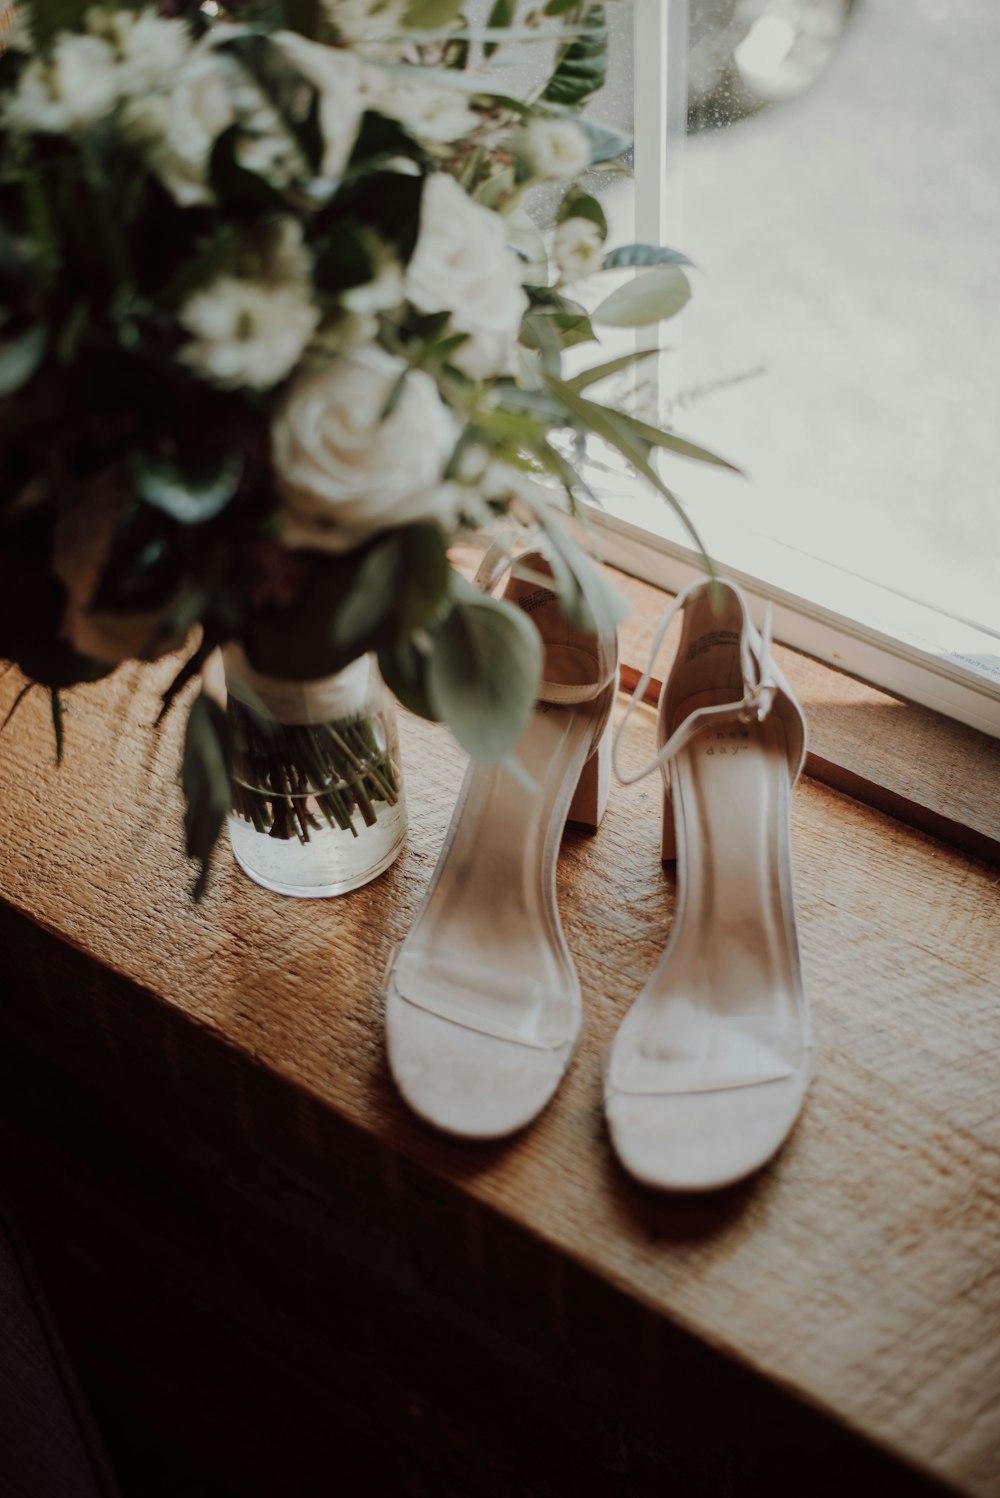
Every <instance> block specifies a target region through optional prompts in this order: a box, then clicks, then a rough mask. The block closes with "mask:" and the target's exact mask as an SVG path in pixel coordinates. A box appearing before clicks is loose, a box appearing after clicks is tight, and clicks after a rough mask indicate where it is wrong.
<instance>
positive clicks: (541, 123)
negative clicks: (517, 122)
mask: <svg viewBox="0 0 1000 1498" xmlns="http://www.w3.org/2000/svg"><path fill="white" fill-rule="evenodd" d="M514 148H515V151H516V153H517V155H518V156H519V157H520V158H521V160H522V161H524V162H525V163H526V164H527V165H528V167H529V168H530V170H531V172H532V174H533V175H534V176H535V177H539V178H541V179H542V180H543V181H550V180H551V181H554V180H556V179H558V178H562V177H575V176H577V175H578V173H580V172H583V171H586V169H587V167H588V166H589V165H590V141H589V140H588V139H587V136H586V135H585V133H584V132H583V131H582V130H581V129H580V126H579V125H576V124H574V123H573V121H572V120H532V122H531V124H530V125H527V126H526V127H525V128H524V129H523V130H521V131H519V132H518V134H517V136H516V137H515V140H514Z"/></svg>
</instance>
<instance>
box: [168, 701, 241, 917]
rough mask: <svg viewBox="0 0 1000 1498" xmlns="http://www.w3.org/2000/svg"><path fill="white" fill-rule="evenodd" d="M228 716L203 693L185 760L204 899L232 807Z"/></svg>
mask: <svg viewBox="0 0 1000 1498" xmlns="http://www.w3.org/2000/svg"><path fill="white" fill-rule="evenodd" d="M229 763H230V749H229V744H228V735H227V731H226V715H225V713H224V712H223V711H222V709H221V708H220V707H219V705H218V703H217V702H214V701H213V700H212V698H211V697H207V696H206V695H205V694H204V692H202V693H201V694H200V695H199V696H198V697H196V698H195V700H194V704H193V706H192V708H191V712H190V713H189V715H188V720H187V730H186V732H185V735H184V757H183V760H182V761H181V786H182V788H183V791H184V802H185V811H184V832H185V844H186V849H187V856H188V857H189V858H194V859H197V861H198V863H199V864H200V865H201V867H200V870H199V873H198V878H197V880H196V882H195V886H194V889H193V891H192V893H193V895H194V898H195V899H196V900H200V899H201V897H202V895H203V894H204V893H205V887H206V884H207V882H208V869H209V860H210V859H211V856H212V850H213V848H214V847H215V844H216V843H217V842H218V839H219V834H220V832H221V831H222V828H223V826H224V824H225V820H226V816H227V815H228V812H229V808H230V806H231V804H232V783H231V781H230V777H229Z"/></svg>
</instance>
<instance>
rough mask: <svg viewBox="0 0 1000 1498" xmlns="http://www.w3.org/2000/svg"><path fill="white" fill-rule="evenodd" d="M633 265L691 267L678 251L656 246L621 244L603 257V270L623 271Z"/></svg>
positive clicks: (685, 257)
mask: <svg viewBox="0 0 1000 1498" xmlns="http://www.w3.org/2000/svg"><path fill="white" fill-rule="evenodd" d="M634 265H691V261H690V260H689V259H688V257H687V256H686V255H682V254H681V252H680V250H668V249H666V248H665V247H664V246H662V245H658V244H623V245H619V247H618V249H616V250H609V251H608V253H607V254H606V255H605V257H604V265H603V266H602V269H603V270H624V269H626V268H627V267H629V266H634Z"/></svg>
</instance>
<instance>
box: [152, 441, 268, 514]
mask: <svg viewBox="0 0 1000 1498" xmlns="http://www.w3.org/2000/svg"><path fill="white" fill-rule="evenodd" d="M242 473H243V459H242V457H241V455H240V454H239V453H238V452H230V453H227V454H225V456H224V457H223V458H222V459H221V460H220V461H219V462H218V463H217V464H216V465H214V466H213V468H212V469H210V470H209V471H208V472H200V473H191V472H188V473H182V472H181V470H180V469H179V468H178V467H177V466H176V465H175V464H170V463H165V462H163V461H157V460H155V459H143V458H142V457H140V456H138V455H137V456H136V458H135V459H134V460H133V463H132V476H133V479H134V481H135V488H136V493H137V494H138V495H139V498H140V499H144V500H145V501H146V503H147V504H150V505H152V506H153V507H154V509H157V510H162V511H163V513H164V514H165V515H169V516H170V517H171V519H173V520H177V521H179V522H180V524H181V525H202V524H204V522H205V521H206V520H214V519H215V517H216V515H219V514H221V512H222V511H223V510H224V509H225V507H226V505H227V504H228V503H229V501H230V500H231V499H232V497H233V495H234V494H235V493H236V490H237V488H238V486H239V482H240V477H241V475H242Z"/></svg>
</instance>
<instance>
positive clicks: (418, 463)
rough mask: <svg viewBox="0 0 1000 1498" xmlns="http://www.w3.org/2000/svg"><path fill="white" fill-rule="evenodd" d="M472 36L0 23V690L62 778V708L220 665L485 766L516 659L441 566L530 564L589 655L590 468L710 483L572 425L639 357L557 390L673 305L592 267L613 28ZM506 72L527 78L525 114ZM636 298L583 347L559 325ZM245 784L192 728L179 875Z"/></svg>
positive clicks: (389, 15)
mask: <svg viewBox="0 0 1000 1498" xmlns="http://www.w3.org/2000/svg"><path fill="white" fill-rule="evenodd" d="M482 10H483V13H482V14H481V15H479V14H478V8H477V6H476V4H475V0H471V3H469V4H467V5H466V6H465V7H464V9H463V7H462V6H461V5H460V4H459V3H452V0H327V4H326V7H325V9H324V10H323V12H322V13H321V14H319V13H316V14H313V13H311V12H310V11H309V6H308V5H305V6H303V4H302V0H296V4H294V5H291V4H290V5H289V7H288V10H287V14H286V16H285V18H284V19H283V20H282V21H281V22H280V23H279V24H272V22H273V12H272V9H271V8H268V11H267V17H265V15H264V14H263V12H262V11H260V10H258V9H256V8H254V7H253V6H251V5H241V6H236V5H233V6H232V7H229V8H227V7H225V6H223V5H222V4H219V3H216V0H203V3H201V4H200V5H191V6H189V7H188V6H185V5H184V4H183V3H182V4H178V3H177V0H171V3H169V4H164V5H163V7H162V9H161V10H158V9H155V8H148V9H135V8H131V7H126V6H121V5H114V4H98V5H96V6H90V5H89V4H88V3H82V4H81V3H80V0H34V3H33V4H27V5H24V6H22V7H21V8H20V10H19V12H18V14H17V17H16V21H15V25H14V28H13V30H12V32H11V33H10V35H9V37H8V39H7V46H6V51H5V53H4V55H3V56H2V57H0V126H2V146H0V284H2V293H3V296H2V310H0V450H2V452H3V466H2V471H0V655H2V656H4V657H5V658H7V659H10V660H13V661H16V662H17V664H18V665H19V666H20V667H21V669H22V671H23V672H24V673H25V674H26V676H27V677H28V678H29V680H30V681H31V682H34V683H40V684H41V685H43V686H44V687H45V688H47V689H48V690H49V691H50V693H51V700H52V705H53V717H54V722H55V726H56V736H57V744H59V743H60V742H61V717H60V709H59V701H60V695H59V694H60V692H61V691H63V690H64V689H65V688H68V687H70V686H72V685H73V684H74V683H77V682H82V681H90V680H94V679H96V678H98V677H99V676H101V675H102V674H106V673H107V672H109V671H111V670H113V669H114V667H115V666H116V665H117V664H118V663H120V662H121V661H123V660H126V659H139V660H153V659H155V658H157V657H159V656H161V655H164V654H167V653H169V652H173V651H176V650H178V649H179V648H180V647H181V646H182V645H184V643H185V642H189V646H188V648H189V651H190V653H189V655H188V657H187V659H186V661H185V664H184V665H183V667H182V668H181V669H180V671H179V674H178V675H177V677H176V679H175V681H174V682H173V683H172V685H171V686H170V688H169V689H168V691H167V693H166V698H165V706H166V705H169V703H170V702H171V701H173V699H174V697H175V696H176V694H177V693H178V692H179V691H180V689H181V688H182V687H183V686H184V684H185V683H186V682H188V681H189V680H191V679H192V678H193V677H195V676H197V675H199V674H200V672H201V669H202V666H203V664H204V663H205V661H206V660H207V658H208V657H209V655H210V654H211V653H212V652H213V651H215V649H216V648H217V647H219V646H221V645H227V644H236V645H238V647H239V649H240V651H241V652H242V655H243V657H244V659H245V660H246V662H247V663H248V665H249V667H250V670H251V674H252V673H262V674H263V675H264V676H266V677H269V678H281V679H285V680H291V681H304V680H311V679H314V678H318V677H323V676H327V675H329V674H330V673H333V672H337V671H339V670H341V669H342V668H344V667H346V666H347V665H349V663H351V662H352V661H355V660H357V659H358V658H359V657H361V656H362V655H363V654H365V653H366V652H377V658H378V662H379V666H380V668H381V672H382V675H383V676H384V678H385V680H386V682H387V683H388V684H389V686H390V687H391V688H392V690H393V691H394V692H395V693H396V695H397V696H398V697H399V698H400V699H401V700H402V701H403V702H404V703H405V704H406V705H407V706H408V707H410V708H412V709H414V710H415V711H417V712H419V713H423V714H425V715H426V716H428V717H431V718H435V719H444V720H445V721H446V722H447V723H448V725H449V726H450V728H451V729H452V730H453V732H454V734H455V735H456V737H457V738H458V739H459V740H460V742H461V743H462V744H463V745H464V746H465V747H466V748H467V749H468V750H469V751H470V752H471V753H472V754H474V755H477V756H480V757H483V758H486V759H492V760H500V759H502V758H504V756H506V755H507V754H508V753H509V752H510V751H511V749H512V747H513V745H514V744H515V743H516V741H517V738H518V736H519V734H520V733H521V731H522V728H523V725H524V723H525V722H526V719H527V716H528V714H529V713H530V711H531V708H532V704H533V701H534V697H535V691H536V685H537V679H538V675H539V669H540V662H539V658H538V645H537V638H536V635H535V633H534V632H533V630H532V628H531V625H530V621H528V620H527V619H526V618H525V617H524V616H523V615H521V614H519V613H518V612H517V611H516V610H514V609H512V608H511V607H509V606H508V605H506V604H503V603H502V602H499V601H497V600H495V599H493V598H491V597H488V596H485V595H482V594H479V593H477V592H476V591H475V590H473V588H472V587H471V585H470V584H468V583H467V582H466V581H465V580H464V579H463V577H462V576H461V575H460V574H459V573H458V572H457V571H456V570H455V569H454V567H453V566H452V565H451V562H450V560H449V546H450V545H451V544H452V543H453V542H454V541H455V540H456V539H460V538H461V537H462V536H463V535H468V534H471V533H477V534H481V533H482V532H484V531H485V532H487V533H489V532H491V531H495V530H496V528H497V527H498V526H500V525H504V524H508V525H509V524H514V525H518V526H523V525H525V524H527V523H531V524H533V525H535V526H537V527H541V528H542V529H543V530H544V531H545V532H546V533H547V536H548V539H549V547H550V550H551V552H552V555H553V558H554V566H555V573H556V586H557V587H558V589H559V592H560V596H561V599H562V604H563V607H564V609H565V611H566V613H567V615H568V616H569V617H571V618H573V619H575V620H591V621H592V620H593V618H594V617H595V616H598V617H600V616H604V617H605V618H606V617H607V614H608V611H609V610H611V609H613V608H614V604H613V602H612V600H611V599H610V598H609V595H608V593H607V590H606V589H605V588H604V587H603V585H602V583H601V580H600V573H599V571H598V569H597V568H596V567H595V566H594V565H593V564H592V563H591V562H590V560H589V558H588V557H587V556H586V554H585V553H584V551H583V550H582V549H581V548H580V547H579V546H578V545H577V544H576V543H575V542H574V540H573V539H572V538H571V535H570V533H569V531H568V530H567V529H566V528H565V526H564V524H563V519H562V516H561V514H560V510H561V509H565V508H570V509H572V507H573V505H574V503H575V501H576V499H577V498H578V497H579V496H580V495H581V494H582V493H584V492H586V485H585V482H584V479H583V477H582V475H581V472H580V464H579V463H578V462H577V458H578V457H579V456H580V455H581V453H582V447H583V443H584V442H585V440H586V438H587V437H588V436H589V435H590V434H596V435H597V436H599V437H600V438H601V440H602V441H603V442H605V443H608V444H610V445H611V446H612V447H614V448H615V449H617V450H618V452H619V453H620V454H621V455H622V456H623V457H624V458H625V459H626V460H627V461H628V462H629V463H630V464H631V465H632V466H633V467H634V468H635V469H636V470H638V471H639V472H640V473H642V474H644V475H645V476H646V478H647V479H648V480H649V482H650V483H652V484H653V485H655V486H656V487H657V488H659V489H660V490H661V492H662V493H663V494H664V495H665V496H666V497H667V499H668V500H671V501H672V495H671V494H670V492H669V491H668V490H666V489H665V488H664V486H663V483H662V480H661V479H660V478H659V475H658V473H657V471H656V468H655V466H654V463H653V461H652V458H651V454H652V453H653V450H654V448H656V447H668V448H674V449H675V450H677V451H680V452H683V453H686V454H687V455H688V456H694V457H703V458H707V457H708V456H709V455H708V454H705V453H702V452H701V451H700V450H699V449H696V448H694V447H692V445H691V444H688V443H685V442H683V441H682V440H681V439H680V438H678V437H676V436H674V435H673V434H672V433H670V432H664V431H661V430H659V429H658V428H656V427H653V426H650V425H648V424H645V423H644V422H642V421H640V420H638V419H637V418H635V417H633V416H630V415H627V414H625V413H624V412H622V411H621V410H618V409H615V408H614V407H613V406H611V405H608V404H603V403H601V402H600V401H599V400H596V399H594V397H593V393H592V390H591V387H592V386H593V385H594V384H596V383H597V382H598V381H599V380H600V379H602V378H604V377H606V376H608V375H610V374H612V373H614V372H615V371H616V370H618V369H621V368H624V367H625V366H626V365H627V364H628V363H629V362H630V361H631V360H632V359H633V358H636V357H638V355H637V354H634V353H629V354H625V355H622V356H619V357H618V358H615V359H607V358H604V359H603V360H602V359H598V358H595V360H594V361H593V367H592V368H590V369H589V370H588V371H587V372H586V373H582V374H581V373H577V374H575V375H574V376H573V377H570V376H569V375H568V374H567V373H566V372H565V371H564V368H563V353H564V351H565V350H566V349H567V348H569V347H570V346H572V345H577V344H583V343H590V342H594V341H595V338H596V334H595V329H596V328H598V327H600V326H602V325H611V326H628V325H639V324H643V323H649V322H653V321H656V320H658V319H660V318H661V317H663V316H668V315H672V314H673V313H674V312H675V311H677V310H678V309H679V308H680V306H682V305H683V303H684V301H685V299H686V296H687V290H688V288H687V281H686V279H685V276H684V271H683V257H682V256H679V255H677V254H676V253H674V252H671V251H667V250H663V249H660V248H658V247H656V246H630V247H626V248H617V249H610V250H609V249H608V248H607V246H606V244H605V240H606V237H607V232H608V230H607V222H606V218H605V214H604V211H603V210H602V207H601V203H600V199H599V195H597V194H596V193H595V191H594V188H593V183H594V182H595V181H597V180H599V178H598V176H597V175H595V174H599V173H601V172H602V171H607V170H611V169H614V168H615V166H616V163H617V162H618V158H619V157H620V156H621V155H622V153H623V152H624V151H625V150H626V148H627V146H628V144H629V143H628V141H627V140H625V139H624V138H623V137H622V136H621V135H619V134H618V133H616V132H615V131H612V130H610V129H607V128H605V127H603V126H600V125H597V124H595V123H593V122H592V121H591V120H590V119H588V118H585V117H584V116H583V115H582V113H581V111H582V108H583V106H584V105H585V103H586V102H587V100H588V99H589V98H590V97H591V95H593V94H594V93H595V92H596V91H597V90H598V89H599V88H600V86H601V84H602V83H603V81H604V77H605V72H606V61H607V59H606V53H607V24H606V17H605V13H604V7H603V6H601V5H595V4H566V3H565V0H548V3H547V4H545V3H539V4H538V5H537V6H531V5H528V4H523V3H518V0H496V3H495V4H492V5H491V6H487V7H484V8H482ZM511 48H514V49H525V48H531V49H534V50H533V53H532V55H534V56H539V57H544V58H545V59H546V63H545V67H544V69H543V72H544V76H543V77H542V78H540V80H539V82H538V85H537V87H535V88H533V89H532V91H531V96H530V97H528V98H523V97H514V96H512V95H511V94H510V93H508V92H507V82H506V80H507V74H506V72H505V70H504V67H503V59H504V55H505V52H507V51H509V50H510V49H511ZM619 169H620V168H619ZM581 178H586V180H587V183H588V184H589V190H588V188H587V187H585V186H584V185H582V184H581V180H580V179H581ZM539 187H541V188H543V190H544V196H545V198H546V201H547V203H548V204H549V205H550V208H549V212H550V218H551V220H552V222H551V223H550V225H549V232H548V234H547V235H543V234H540V233H539V231H538V230H537V229H536V228H535V227H534V225H533V223H532V220H531V218H530V217H529V216H528V214H527V213H526V212H525V205H526V204H527V205H529V206H530V204H531V201H532V195H533V194H534V193H535V190H536V189H537V188H539ZM633 266H636V267H643V269H641V270H640V271H639V273H638V275H637V276H635V278H634V279H633V280H632V281H630V282H629V283H628V284H625V285H618V286H616V287H615V289H614V290H612V291H611V293H610V295H608V296H606V297H604V298H603V299H602V300H601V302H600V304H599V305H597V306H596V307H595V308H594V310H593V312H592V314H591V315H588V313H587V312H586V311H585V310H584V307H583V306H582V305H581V304H580V303H579V302H578V301H577V300H576V299H574V298H573V297H572V296H571V295H570V294H569V292H568V290H567V288H568V286H569V285H570V284H571V283H572V282H574V281H575V280H578V279H579V278H581V277H593V276H596V275H599V274H602V273H604V272H605V271H608V270H621V269H622V268H623V267H633ZM618 279H619V280H620V279H621V278H620V277H619V278H618ZM595 347H596V342H595ZM559 496H561V498H560V497H559ZM248 700H249V699H248ZM240 752H241V750H240V747H239V746H238V745H234V742H233V735H232V733H231V731H230V729H229V728H228V727H227V721H226V719H225V716H224V715H223V714H222V712H221V711H220V710H219V709H218V708H217V707H216V705H215V702H214V700H213V699H212V698H211V697H210V696H208V695H206V694H205V693H202V694H201V695H200V696H198V697H196V698H195V700H194V704H193V707H192V708H191V710H190V717H189V722H188V727H187V733H186V740H185V750H184V755H185V760H184V767H183V779H184V784H185V790H186V792H187V798H188V820H187V839H188V850H189V852H190V853H191V854H192V855H193V856H195V857H197V858H198V859H200V860H201V861H202V866H203V873H204V866H205V863H206V861H207V859H208V856H209V853H210V851H211V848H212V845H213V843H214V841H215V839H216V837H217V836H218V833H219V831H220V828H221V826H222V825H223V822H224V819H225V817H226V815H227V813H228V812H229V811H230V808H231V804H232V798H233V784H232V778H233V767H234V762H235V759H236V757H237V756H238V755H239V753H240ZM331 752H332V751H331ZM386 773H387V775H388V771H387V772H386ZM383 778H385V777H383ZM293 833H295V834H298V835H301V829H300V828H295V827H292V828H291V830H290V831H289V832H288V834H287V835H292V834H293ZM272 834H273V828H272ZM306 835H308V832H306Z"/></svg>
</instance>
